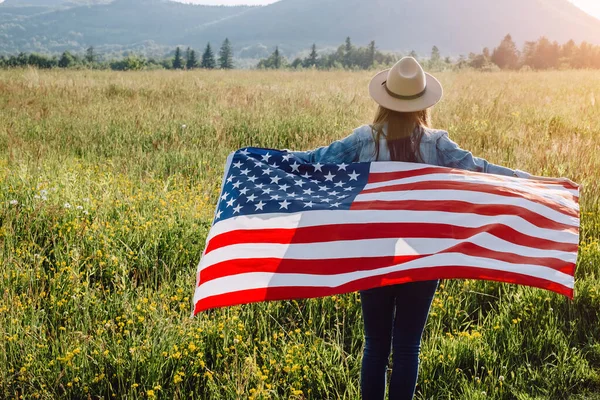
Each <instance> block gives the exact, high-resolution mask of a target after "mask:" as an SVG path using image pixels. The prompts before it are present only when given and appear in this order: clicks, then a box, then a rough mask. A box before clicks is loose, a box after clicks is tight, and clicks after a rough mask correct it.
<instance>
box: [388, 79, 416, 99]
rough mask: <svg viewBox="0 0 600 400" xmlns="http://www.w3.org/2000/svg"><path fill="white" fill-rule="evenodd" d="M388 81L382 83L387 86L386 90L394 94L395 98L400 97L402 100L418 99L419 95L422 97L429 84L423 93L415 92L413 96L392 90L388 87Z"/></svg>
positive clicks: (391, 94)
mask: <svg viewBox="0 0 600 400" xmlns="http://www.w3.org/2000/svg"><path fill="white" fill-rule="evenodd" d="M386 83H387V81H383V83H382V85H383V87H384V88H385V91H386V92H387V93H388V94H389V95H390V96H392V97H393V98H395V99H400V100H414V99H418V98H419V97H422V96H423V95H424V94H425V92H426V91H427V86H425V89H423V91H422V92H421V93H417V94H414V95H412V96H403V95H401V94H396V93H394V92H392V91H391V90H390V89H388V87H387V84H386Z"/></svg>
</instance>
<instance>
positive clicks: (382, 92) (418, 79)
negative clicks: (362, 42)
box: [369, 57, 444, 112]
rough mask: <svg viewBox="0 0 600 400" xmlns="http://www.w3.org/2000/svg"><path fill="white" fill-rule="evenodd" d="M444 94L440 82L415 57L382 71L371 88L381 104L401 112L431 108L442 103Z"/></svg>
mask: <svg viewBox="0 0 600 400" xmlns="http://www.w3.org/2000/svg"><path fill="white" fill-rule="evenodd" d="M443 93H444V91H443V89H442V85H441V84H440V82H439V81H438V80H437V79H435V78H434V77H433V76H432V75H430V74H428V73H427V72H425V71H423V67H421V65H420V64H419V62H418V61H417V60H415V59H414V58H412V57H404V58H402V59H401V60H400V61H398V62H397V63H396V64H395V65H394V66H393V67H392V68H390V69H386V70H385V71H381V72H380V73H378V74H377V75H375V76H374V77H373V79H371V83H370V84H369V94H370V95H371V97H372V98H373V100H375V102H377V104H379V105H381V106H383V107H385V108H387V109H390V110H394V111H401V112H412V111H420V110H424V109H426V108H429V107H431V106H433V105H434V104H436V103H437V102H438V101H440V99H441V98H442V94H443Z"/></svg>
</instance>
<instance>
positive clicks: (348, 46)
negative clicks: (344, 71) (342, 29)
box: [344, 36, 354, 68]
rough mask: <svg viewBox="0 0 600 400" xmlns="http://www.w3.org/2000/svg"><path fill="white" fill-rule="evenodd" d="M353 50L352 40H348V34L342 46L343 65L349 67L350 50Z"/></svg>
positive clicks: (350, 61) (350, 62) (350, 63)
mask: <svg viewBox="0 0 600 400" xmlns="http://www.w3.org/2000/svg"><path fill="white" fill-rule="evenodd" d="M353 50H354V46H352V41H351V40H350V36H348V37H347V38H346V45H345V47H344V67H346V68H349V67H351V66H352V64H353V63H352V52H353Z"/></svg>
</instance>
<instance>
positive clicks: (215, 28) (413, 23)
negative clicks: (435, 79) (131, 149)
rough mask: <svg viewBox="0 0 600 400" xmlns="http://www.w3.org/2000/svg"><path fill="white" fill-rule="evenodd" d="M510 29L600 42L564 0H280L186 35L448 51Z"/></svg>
mask: <svg viewBox="0 0 600 400" xmlns="http://www.w3.org/2000/svg"><path fill="white" fill-rule="evenodd" d="M507 33H510V34H511V35H512V36H513V38H514V39H515V40H516V41H517V42H519V43H523V42H524V41H526V40H536V39H538V38H539V37H541V36H543V35H544V36H547V37H548V38H549V39H550V40H557V41H559V42H561V43H562V42H566V41H568V40H569V39H574V40H575V41H577V42H579V41H583V40H586V41H589V42H594V43H599V42H600V20H598V19H596V18H594V17H592V16H590V15H588V14H586V13H585V12H583V11H582V10H580V9H579V8H578V7H576V6H574V5H573V4H571V3H570V2H569V1H568V0H502V1H498V0H451V1H450V0H367V1H365V0H282V1H280V2H278V3H274V4H271V5H269V6H265V7H260V8H257V9H254V10H251V11H249V12H248V13H245V14H244V15H241V16H239V17H237V18H232V19H229V20H227V21H222V22H220V23H219V24H215V25H212V26H206V27H202V28H198V29H197V30H196V31H194V32H192V33H191V34H190V35H188V36H187V37H185V38H184V39H183V41H185V42H189V43H196V42H197V41H206V40H214V39H216V38H217V37H222V36H223V35H224V34H225V35H227V36H228V37H229V38H230V39H231V40H232V42H234V43H238V44H239V45H243V44H245V43H248V44H249V43H251V42H261V43H263V44H266V45H271V46H272V45H275V44H280V45H281V44H286V45H288V46H289V45H298V46H303V47H304V48H306V47H308V46H309V45H310V44H312V43H313V42H316V43H317V44H320V45H330V44H339V43H341V42H342V41H343V40H344V38H345V37H346V36H350V37H351V38H352V39H353V41H354V42H355V43H360V44H367V43H368V42H369V41H370V40H375V42H376V43H377V45H378V47H380V48H382V49H386V50H399V51H405V52H406V51H410V50H412V49H415V50H416V51H418V52H420V53H425V52H427V53H428V52H429V51H430V49H431V47H432V46H433V45H437V46H438V47H439V48H440V49H441V50H442V51H443V52H445V53H451V54H459V53H468V52H471V51H481V49H482V48H483V47H492V46H495V45H497V44H498V43H499V42H500V40H501V39H502V38H503V37H504V36H505V35H506V34H507Z"/></svg>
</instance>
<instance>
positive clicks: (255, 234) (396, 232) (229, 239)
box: [206, 223, 576, 254]
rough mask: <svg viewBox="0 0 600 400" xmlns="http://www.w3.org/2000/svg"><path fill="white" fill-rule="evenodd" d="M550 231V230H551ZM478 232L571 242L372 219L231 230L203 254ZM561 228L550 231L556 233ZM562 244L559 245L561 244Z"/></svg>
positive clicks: (541, 242) (520, 240)
mask: <svg viewBox="0 0 600 400" xmlns="http://www.w3.org/2000/svg"><path fill="white" fill-rule="evenodd" d="M551 232H552V231H551ZM481 233H488V234H490V235H494V236H496V237H497V238H499V239H503V240H505V241H507V242H510V243H513V244H517V245H525V246H529V247H534V248H538V249H548V250H551V249H557V250H563V251H566V250H565V249H573V248H574V247H576V244H574V243H562V242H560V241H559V240H548V239H542V238H539V237H536V236H528V235H525V234H523V233H521V232H519V231H517V230H515V229H513V228H511V227H509V226H506V225H502V224H492V225H483V226H480V227H475V228H467V227H462V226H455V225H448V224H434V223H372V224H343V225H342V224H339V225H321V226H311V227H303V228H296V229H261V230H258V231H257V230H235V231H230V232H226V233H223V234H221V235H219V236H216V237H214V238H212V239H211V240H210V241H209V242H208V245H207V247H206V254H209V253H210V252H212V251H213V250H216V249H219V248H221V247H225V246H231V245H235V244H243V243H255V244H256V243H276V244H291V243H295V244H307V243H318V242H333V241H339V240H364V239H384V238H403V239H411V238H430V239H442V238H448V239H468V238H470V237H472V236H475V235H477V234H481ZM560 235H561V232H554V236H560ZM561 247H562V248H561Z"/></svg>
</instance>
